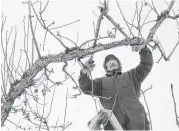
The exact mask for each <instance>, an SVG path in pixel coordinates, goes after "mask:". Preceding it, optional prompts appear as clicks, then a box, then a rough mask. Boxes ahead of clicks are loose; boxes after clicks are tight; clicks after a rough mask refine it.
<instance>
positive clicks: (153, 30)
mask: <svg viewBox="0 0 179 131" xmlns="http://www.w3.org/2000/svg"><path fill="white" fill-rule="evenodd" d="M174 3H175V1H173V0H172V1H171V2H170V4H169V6H168V8H167V9H166V10H164V11H163V12H162V13H161V16H160V17H158V20H157V23H156V24H155V25H154V26H153V27H152V28H151V29H150V32H149V34H148V36H147V39H146V42H145V44H148V43H149V42H150V41H151V40H152V38H153V36H154V34H155V32H156V31H157V29H158V28H159V26H160V25H161V24H162V22H163V21H164V20H165V19H166V18H167V17H168V15H169V12H170V10H171V8H172V7H173V5H174Z"/></svg>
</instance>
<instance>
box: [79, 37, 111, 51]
mask: <svg viewBox="0 0 179 131" xmlns="http://www.w3.org/2000/svg"><path fill="white" fill-rule="evenodd" d="M106 38H112V36H104V37H100V38H97V40H101V39H106ZM94 40H96V39H91V40H87V41H85V42H83V43H82V44H81V45H80V47H79V49H80V48H82V46H84V45H86V44H87V43H89V42H91V41H94Z"/></svg>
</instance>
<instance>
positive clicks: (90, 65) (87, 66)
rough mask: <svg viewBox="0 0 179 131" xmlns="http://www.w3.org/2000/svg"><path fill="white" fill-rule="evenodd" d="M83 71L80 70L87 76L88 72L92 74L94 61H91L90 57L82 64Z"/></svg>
mask: <svg viewBox="0 0 179 131" xmlns="http://www.w3.org/2000/svg"><path fill="white" fill-rule="evenodd" d="M84 66H85V67H84V69H83V70H82V71H83V73H85V74H88V73H90V72H92V71H93V70H94V67H95V64H94V61H93V59H92V57H90V58H89V59H88V60H87V61H86V62H85V63H84Z"/></svg>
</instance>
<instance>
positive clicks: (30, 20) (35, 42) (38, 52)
mask: <svg viewBox="0 0 179 131" xmlns="http://www.w3.org/2000/svg"><path fill="white" fill-rule="evenodd" d="M30 3H31V2H30V1H28V7H29V22H30V28H31V33H32V36H33V41H34V44H35V47H36V50H37V54H38V57H39V58H41V55H40V51H39V48H38V44H37V41H36V38H35V34H34V31H33V26H32V19H31V17H32V16H31V9H30ZM31 5H32V3H31ZM32 6H33V5H32Z"/></svg>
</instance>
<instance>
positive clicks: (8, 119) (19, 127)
mask: <svg viewBox="0 0 179 131" xmlns="http://www.w3.org/2000/svg"><path fill="white" fill-rule="evenodd" d="M7 121H9V122H10V123H11V124H13V125H15V126H16V127H17V128H19V129H21V130H26V129H25V128H22V127H21V126H18V125H17V124H16V123H14V122H12V121H11V120H9V119H7Z"/></svg>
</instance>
